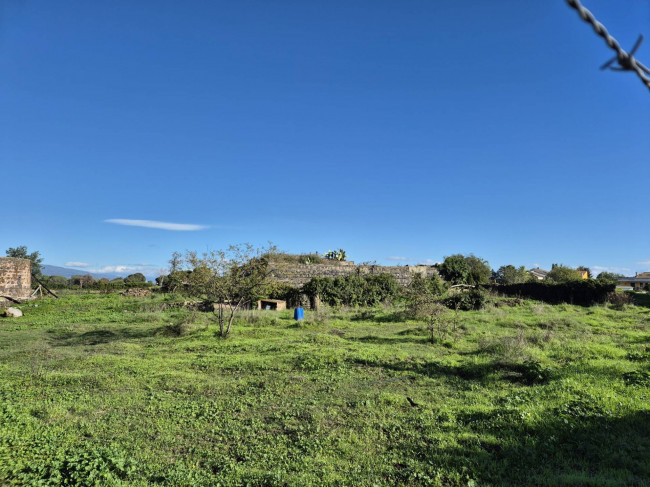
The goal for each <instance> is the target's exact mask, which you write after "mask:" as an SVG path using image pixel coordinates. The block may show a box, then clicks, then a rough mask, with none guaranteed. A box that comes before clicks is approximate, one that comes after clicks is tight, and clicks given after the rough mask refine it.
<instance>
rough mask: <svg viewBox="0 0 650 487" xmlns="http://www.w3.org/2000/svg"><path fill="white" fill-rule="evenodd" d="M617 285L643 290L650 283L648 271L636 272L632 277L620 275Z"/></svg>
mask: <svg viewBox="0 0 650 487" xmlns="http://www.w3.org/2000/svg"><path fill="white" fill-rule="evenodd" d="M617 285H618V286H621V287H631V288H632V289H634V290H635V291H640V290H643V289H645V288H646V286H648V285H650V272H637V273H636V275H635V276H634V277H622V278H621V279H619V280H618V284H617Z"/></svg>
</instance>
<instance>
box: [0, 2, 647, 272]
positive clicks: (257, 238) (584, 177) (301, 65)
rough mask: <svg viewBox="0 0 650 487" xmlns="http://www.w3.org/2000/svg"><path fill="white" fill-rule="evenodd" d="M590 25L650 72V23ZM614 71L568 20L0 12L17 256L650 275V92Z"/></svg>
mask: <svg viewBox="0 0 650 487" xmlns="http://www.w3.org/2000/svg"><path fill="white" fill-rule="evenodd" d="M585 6H586V7H588V8H590V9H591V10H592V12H593V13H594V14H595V15H596V17H597V18H598V19H599V20H601V21H602V22H603V23H604V24H605V25H606V26H607V28H608V29H609V31H610V32H611V33H612V34H613V35H614V36H615V37H616V38H617V39H618V40H619V42H621V44H622V45H623V47H625V48H627V49H629V48H630V47H631V46H632V45H633V44H634V42H635V40H636V38H637V35H638V34H640V33H642V34H644V35H645V36H646V38H647V40H646V45H642V46H641V48H640V50H639V52H638V53H637V56H638V58H639V60H641V61H642V62H645V63H646V64H650V2H648V1H647V0H628V1H626V2H624V4H622V3H621V2H611V1H606V0H590V1H587V0H585ZM611 55H612V52H611V51H610V50H609V49H608V48H607V47H606V45H605V43H604V42H603V41H602V39H600V38H598V37H597V36H596V35H595V34H594V33H593V31H592V30H591V28H590V27H589V26H588V25H587V24H585V23H583V22H582V21H581V20H580V18H579V17H578V15H577V13H576V12H575V11H574V10H572V9H570V8H569V7H568V6H567V5H566V3H565V2H564V1H562V0H553V1H545V2H522V1H520V0H507V1H493V2H486V1H469V0H468V1H465V2H457V1H452V0H444V1H410V0H405V1H400V2H396V1H393V2H387V1H372V2H371V1H345V2H344V1H332V0H329V1H327V2H326V1H316V0H310V1H282V0H278V1H274V2H269V1H261V0H260V1H250V0H242V1H237V2H218V1H214V2H205V1H191V0H189V1H184V2H176V1H164V0H162V1H161V0H156V1H144V0H140V1H138V2H133V1H122V0H113V1H111V2H87V1H68V0H59V1H57V2H50V1H45V0H40V1H29V0H14V1H5V2H0V72H1V73H2V76H1V77H0V169H1V170H2V175H3V179H2V193H1V194H2V197H1V198H0V228H1V230H0V247H1V246H4V247H2V249H5V248H7V247H10V246H11V247H14V246H17V245H27V246H28V247H29V249H30V250H39V251H40V252H41V253H42V255H43V256H44V258H45V262H46V263H48V264H53V265H65V264H67V263H78V264H85V265H86V266H85V268H87V269H93V270H104V271H106V270H116V269H119V270H120V272H122V271H123V272H124V273H125V274H126V273H130V272H132V271H135V270H141V271H145V273H146V274H147V275H150V276H152V275H155V274H157V272H158V270H159V269H160V268H163V267H165V266H166V263H167V260H168V259H169V257H170V255H171V253H172V252H173V251H175V250H178V251H184V250H185V249H193V250H199V251H200V250H205V249H218V248H222V247H224V246H227V245H228V244H229V243H238V242H251V243H253V244H256V245H263V244H265V243H266V242H267V241H272V242H273V243H274V244H276V245H277V246H279V247H280V248H281V249H283V250H286V251H290V252H302V251H305V252H308V251H320V252H325V251H327V250H329V249H333V248H344V249H345V250H346V251H347V253H348V255H349V258H350V259H352V260H355V261H357V262H361V261H376V262H377V263H379V264H391V263H401V264H415V263H418V262H435V261H440V260H442V259H443V257H444V256H446V255H450V254H453V253H459V252H460V253H469V252H473V253H475V254H476V255H479V256H481V257H484V258H486V259H487V260H488V261H489V262H490V264H491V265H492V266H493V267H494V268H497V267H498V266H500V265H503V264H515V265H525V266H527V267H532V266H535V265H540V266H542V267H547V268H548V267H550V265H551V263H554V262H558V263H565V264H568V265H587V266H591V267H592V268H596V270H602V269H604V268H608V269H613V270H618V271H621V272H624V273H633V272H634V271H641V270H647V269H650V247H649V246H648V241H649V240H650V226H649V225H648V216H647V215H648V214H649V212H648V206H649V204H650V203H649V201H648V198H647V194H648V192H647V186H648V183H649V182H650V164H649V163H650V116H649V109H650V92H649V91H648V90H647V89H646V88H644V87H643V85H642V84H641V82H640V81H639V79H638V78H636V77H635V76H634V75H632V74H630V73H613V72H601V71H599V70H598V67H599V66H600V65H601V64H602V63H604V62H605V61H606V60H607V59H608V58H610V57H611ZM110 220H113V222H111V221H110ZM124 220H137V221H139V226H136V225H124V224H123V223H125V222H124ZM142 221H145V222H144V223H143V222H142ZM146 222H171V223H175V224H181V225H189V227H182V226H181V227H180V228H178V227H177V228H175V229H166V228H167V226H165V225H160V224H155V223H154V224H151V223H146ZM126 223H133V222H126ZM135 223H136V224H138V222H135ZM160 227H162V228H160Z"/></svg>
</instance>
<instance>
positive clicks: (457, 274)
mask: <svg viewBox="0 0 650 487" xmlns="http://www.w3.org/2000/svg"><path fill="white" fill-rule="evenodd" d="M438 270H439V271H440V275H441V276H442V278H443V279H444V280H445V281H447V282H451V283H452V284H466V283H467V277H468V276H469V272H470V267H469V264H468V263H467V261H466V260H465V257H464V256H463V255H462V254H454V255H450V256H449V257H445V261H444V262H443V263H442V264H440V267H439V268H438Z"/></svg>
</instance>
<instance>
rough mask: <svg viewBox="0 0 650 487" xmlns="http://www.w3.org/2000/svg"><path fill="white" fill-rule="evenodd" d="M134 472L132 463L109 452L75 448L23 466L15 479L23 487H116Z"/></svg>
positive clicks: (95, 448) (120, 454)
mask: <svg viewBox="0 0 650 487" xmlns="http://www.w3.org/2000/svg"><path fill="white" fill-rule="evenodd" d="M135 472H136V464H135V461H134V460H133V459H132V458H130V457H129V456H125V455H123V454H122V453H120V452H116V451H114V450H112V449H106V448H100V447H85V448H84V447H79V448H73V449H70V450H68V451H66V452H65V453H64V454H57V455H55V456H54V457H50V458H48V459H46V461H45V463H35V464H31V465H29V466H27V467H26V468H24V469H23V471H22V472H20V473H18V475H16V477H17V478H18V479H20V481H22V482H24V484H23V485H76V486H81V487H85V486H97V487H99V486H104V485H118V484H120V483H121V482H120V481H121V480H128V479H129V478H132V476H133V475H134V474H135Z"/></svg>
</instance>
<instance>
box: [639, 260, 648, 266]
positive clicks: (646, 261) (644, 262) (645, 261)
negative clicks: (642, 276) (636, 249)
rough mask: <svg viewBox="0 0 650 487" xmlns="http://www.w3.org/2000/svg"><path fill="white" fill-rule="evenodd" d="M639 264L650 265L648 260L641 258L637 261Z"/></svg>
mask: <svg viewBox="0 0 650 487" xmlns="http://www.w3.org/2000/svg"><path fill="white" fill-rule="evenodd" d="M637 264H639V265H650V260H642V261H641V262H637Z"/></svg>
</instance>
